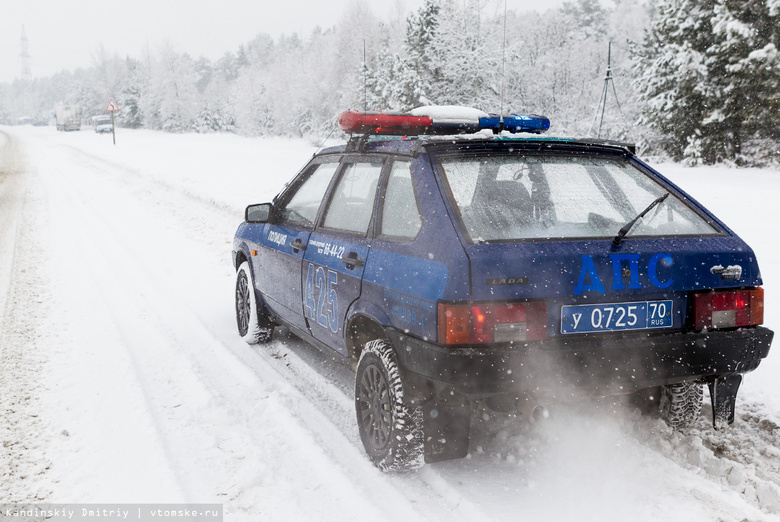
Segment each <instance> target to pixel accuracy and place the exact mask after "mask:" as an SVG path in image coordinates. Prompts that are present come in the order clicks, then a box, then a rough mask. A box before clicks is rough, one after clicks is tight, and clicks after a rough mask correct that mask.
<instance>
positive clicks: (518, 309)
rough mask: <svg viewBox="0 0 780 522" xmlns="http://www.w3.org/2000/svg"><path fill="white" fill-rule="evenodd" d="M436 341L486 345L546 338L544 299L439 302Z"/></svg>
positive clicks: (545, 307) (545, 306) (545, 305)
mask: <svg viewBox="0 0 780 522" xmlns="http://www.w3.org/2000/svg"><path fill="white" fill-rule="evenodd" d="M438 319H439V322H438V326H439V342H440V343H442V344H486V343H504V342H517V341H541V340H543V339H547V304H546V303H545V302H544V301H532V302H527V303H512V304H475V303H471V304H445V303H439V317H438Z"/></svg>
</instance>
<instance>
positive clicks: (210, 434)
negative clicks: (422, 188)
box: [0, 127, 780, 521]
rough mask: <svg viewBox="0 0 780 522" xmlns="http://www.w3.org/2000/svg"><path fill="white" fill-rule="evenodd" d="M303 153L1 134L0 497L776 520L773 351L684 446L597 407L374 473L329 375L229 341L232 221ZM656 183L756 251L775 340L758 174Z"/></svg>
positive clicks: (778, 471) (310, 353)
mask: <svg viewBox="0 0 780 522" xmlns="http://www.w3.org/2000/svg"><path fill="white" fill-rule="evenodd" d="M313 151H314V147H313V146H312V145H311V144H308V143H305V142H298V141H289V140H257V139H254V140H250V139H245V138H240V137H236V136H229V135H206V136H204V135H169V134H162V133H153V132H147V131H126V130H120V133H119V134H118V136H117V145H116V146H113V145H112V144H111V137H110V136H108V137H106V136H98V135H95V134H94V133H92V132H88V131H82V132H76V133H57V132H55V131H54V130H53V129H51V128H33V127H24V128H19V127H15V128H8V127H0V415H2V418H1V419H0V421H1V422H2V424H1V425H0V440H2V446H0V503H5V502H19V501H36V502H58V503H65V502H68V503H88V502H91V503H109V502H113V503H117V502H123V503H130V502H137V503H153V502H159V503H162V502H165V503H173V502H190V503H196V502H197V503H221V504H223V506H224V510H225V515H226V516H225V518H226V520H230V521H233V520H248V521H249V520H303V519H306V520H358V519H359V520H398V519H404V520H409V521H411V520H448V521H449V520H481V519H490V520H502V519H506V520H509V519H512V520H516V519H526V520H686V521H690V520H773V519H776V518H777V517H778V515H780V427H779V426H780V398H778V396H777V395H776V393H777V392H780V384H778V383H776V382H775V381H777V380H778V379H777V378H776V375H777V370H778V369H780V363H775V362H774V359H775V358H777V359H780V356H778V355H776V354H771V355H770V358H769V359H768V360H767V361H765V363H764V364H763V365H762V366H761V367H760V368H759V369H758V370H757V371H756V372H755V374H751V375H749V376H748V377H747V379H746V382H745V384H744V385H743V392H742V395H741V397H740V401H739V404H738V412H739V415H738V417H739V418H738V421H737V423H735V425H734V426H733V427H732V429H731V430H729V431H728V432H726V433H725V434H721V433H716V432H713V431H711V430H710V429H709V427H708V423H707V420H706V419H702V421H701V423H700V429H697V430H694V431H693V432H692V433H690V434H688V436H686V437H683V436H680V435H678V434H673V433H672V432H671V431H670V430H668V429H667V428H666V427H665V426H664V425H663V424H662V423H661V422H659V421H657V420H655V419H651V418H648V417H643V416H641V415H639V414H638V413H637V412H635V411H632V410H631V409H630V408H627V407H622V406H619V405H615V404H613V403H612V402H603V403H585V404H579V405H577V406H576V408H575V407H561V408H560V409H554V410H553V416H552V418H551V419H550V420H549V422H545V423H542V424H536V425H529V424H527V423H525V422H522V421H521V420H518V419H515V418H509V417H506V416H496V415H494V414H490V413H488V412H485V411H481V412H478V414H477V415H478V417H477V418H478V420H479V422H477V423H475V428H474V435H473V439H474V440H473V441H472V446H471V452H470V455H469V458H467V459H464V460H460V461H452V462H444V463H439V464H435V465H428V466H426V467H424V468H423V469H422V470H421V471H419V472H417V473H412V474H405V475H384V474H382V473H380V472H379V471H378V470H376V469H375V468H374V467H373V466H372V465H371V464H370V462H369V461H368V459H367V458H366V457H365V455H364V452H363V449H362V446H361V444H360V440H359V437H358V435H357V430H356V427H355V425H354V424H355V421H354V409H353V400H352V398H351V393H352V391H351V388H352V378H353V374H352V372H351V371H350V370H349V369H347V368H346V367H345V366H343V365H342V364H340V363H339V362H338V361H334V360H333V359H332V358H331V357H330V356H329V355H328V354H323V353H321V352H319V351H318V350H316V349H314V348H311V347H309V346H308V345H306V344H305V343H302V342H301V341H299V340H297V339H295V338H293V337H291V336H289V335H287V334H286V333H285V332H284V331H279V332H277V334H276V337H275V340H274V341H273V342H272V343H271V344H270V345H266V346H262V347H260V348H252V347H249V346H247V345H246V344H244V343H243V342H242V341H241V340H240V339H239V337H238V335H237V334H236V332H235V320H234V314H233V284H234V280H233V277H234V274H233V270H232V267H231V264H230V246H231V239H232V235H233V232H234V231H235V228H236V226H237V225H238V223H239V221H240V220H241V216H242V213H243V208H244V206H245V205H246V204H248V203H255V202H260V201H266V200H269V199H270V198H271V197H272V196H273V195H274V194H275V193H276V192H277V191H278V190H279V189H280V188H281V186H282V185H283V184H284V182H285V181H287V180H288V179H289V178H290V177H291V176H292V174H293V173H294V172H295V171H296V170H297V169H298V168H299V167H300V166H301V165H302V164H303V162H305V161H306V159H307V158H308V156H309V155H310V154H311V153H312V152H313ZM663 171H664V172H666V173H668V174H669V175H670V177H672V179H673V180H675V181H676V182H678V183H680V184H681V185H682V186H683V188H686V189H689V190H690V191H691V192H692V193H693V194H694V196H697V197H699V199H700V200H702V201H703V202H704V203H705V204H706V205H708V206H710V207H711V208H713V209H714V210H715V212H716V213H717V214H719V216H720V217H722V218H723V219H724V220H725V221H726V222H727V223H728V224H729V225H731V226H732V227H733V228H735V229H736V231H737V232H738V233H740V234H741V235H742V236H743V237H744V238H745V239H746V240H747V241H748V243H750V244H751V245H752V246H753V247H754V248H755V250H756V253H757V255H758V257H759V262H760V264H761V267H762V271H763V273H764V279H765V288H766V295H767V320H766V323H767V325H768V326H770V327H772V328H777V326H778V325H780V321H778V318H780V314H778V313H777V311H776V310H777V308H778V307H777V306H775V305H780V300H778V298H777V294H778V293H780V290H778V288H780V284H779V283H780V266H779V265H778V261H777V258H778V255H780V247H779V246H777V245H776V244H774V243H775V240H774V238H773V234H772V233H771V231H772V226H773V223H772V218H771V216H772V213H773V212H774V207H773V205H775V204H776V202H775V199H776V197H777V196H776V194H778V193H780V190H778V189H780V173H779V172H776V171H766V170H765V171H735V170H724V169H695V170H691V169H680V168H679V167H670V168H668V169H664V170H663ZM721 194H726V196H725V197H721ZM719 207H722V208H719ZM748 214H749V215H748ZM762 216H763V217H762ZM743 227H744V228H743Z"/></svg>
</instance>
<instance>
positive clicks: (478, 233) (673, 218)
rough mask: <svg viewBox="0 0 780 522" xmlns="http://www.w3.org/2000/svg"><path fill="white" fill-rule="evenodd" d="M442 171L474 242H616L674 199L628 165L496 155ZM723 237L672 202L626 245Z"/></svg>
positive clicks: (447, 162)
mask: <svg viewBox="0 0 780 522" xmlns="http://www.w3.org/2000/svg"><path fill="white" fill-rule="evenodd" d="M437 166H438V169H439V172H440V173H441V175H442V177H443V178H444V180H445V182H446V184H447V186H448V187H449V191H450V196H451V200H452V201H453V202H454V205H455V207H456V212H458V213H459V215H460V216H459V217H460V220H461V223H462V226H463V228H464V233H465V235H466V236H467V237H468V238H469V239H470V240H471V241H472V242H484V241H506V240H517V239H547V238H549V239H556V238H609V239H612V238H614V237H615V235H616V234H617V233H618V231H619V230H620V229H621V227H623V226H624V225H625V224H626V223H628V222H630V221H631V220H633V219H635V218H636V217H637V215H639V214H640V213H641V212H642V211H643V210H644V209H645V208H647V207H648V205H650V204H651V203H653V201H654V200H656V199H658V198H659V197H660V196H662V195H663V194H665V193H668V191H667V189H666V188H665V187H663V186H662V185H659V184H658V183H657V182H655V181H653V180H652V179H651V178H650V177H648V176H647V175H646V174H645V173H643V172H642V171H640V170H639V169H638V168H636V167H634V166H633V165H632V164H631V163H630V162H628V161H627V160H625V159H623V158H610V157H599V156H589V157H583V156H577V155H540V154H536V155H534V154H503V155H502V154H495V153H492V154H489V155H470V156H445V157H442V158H440V159H439V160H438V162H437ZM719 233H720V232H719V230H718V229H717V228H715V227H714V225H712V224H710V223H708V222H707V221H706V220H705V219H704V218H703V217H702V216H700V215H699V214H698V213H697V212H695V211H694V210H693V209H692V208H690V207H689V206H688V205H687V204H686V203H684V202H683V201H682V200H681V199H679V198H678V197H677V196H675V195H674V194H672V195H670V196H669V197H668V198H666V199H665V200H663V201H662V202H660V203H659V204H657V205H655V206H654V207H653V208H652V210H651V211H650V212H648V213H647V214H646V215H644V216H642V217H641V218H640V219H638V220H637V222H636V223H635V224H634V225H633V227H631V230H630V232H629V233H628V234H626V236H625V237H626V238H631V237H638V236H643V237H659V236H689V235H695V236H702V235H717V234H719Z"/></svg>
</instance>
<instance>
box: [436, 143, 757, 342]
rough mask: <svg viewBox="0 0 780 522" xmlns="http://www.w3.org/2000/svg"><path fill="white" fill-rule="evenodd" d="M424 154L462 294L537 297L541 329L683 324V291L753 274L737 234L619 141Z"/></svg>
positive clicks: (744, 280) (741, 283)
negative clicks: (451, 228)
mask: <svg viewBox="0 0 780 522" xmlns="http://www.w3.org/2000/svg"><path fill="white" fill-rule="evenodd" d="M434 157H435V158H436V159H435V160H434V163H435V166H436V169H437V172H438V174H439V177H440V179H441V181H442V185H443V186H444V188H445V192H446V193H447V196H448V200H449V206H450V210H451V215H452V218H453V221H455V223H456V225H457V228H458V229H459V230H460V233H461V236H460V237H461V241H462V242H463V247H464V249H465V251H466V253H467V255H468V257H469V260H470V264H471V300H472V302H494V303H505V302H511V301H516V300H544V301H545V302H546V312H547V313H546V317H547V321H546V322H547V325H546V327H547V328H546V329H547V335H546V336H547V337H555V336H567V335H578V334H585V333H591V332H610V331H625V330H646V331H676V330H681V329H684V328H686V327H687V326H688V325H690V323H691V320H690V318H689V315H690V314H689V309H690V306H691V304H690V303H689V299H690V297H691V295H692V294H691V293H692V292H696V291H704V290H709V289H722V288H744V287H753V286H757V285H760V284H761V279H760V274H759V271H758V265H757V263H756V261H755V257H754V255H753V252H752V251H751V250H750V248H749V247H748V246H747V245H746V244H745V243H744V242H743V241H742V240H741V239H739V238H738V237H737V236H736V235H734V234H733V233H732V232H731V231H730V230H728V229H727V228H726V227H725V226H724V225H723V224H722V223H720V222H719V221H717V219H716V218H715V217H714V216H712V215H711V214H709V213H708V212H707V211H706V210H705V209H704V208H703V207H701V206H700V205H699V204H698V203H696V202H695V201H693V200H692V199H691V198H690V197H689V196H688V195H687V194H685V193H684V192H682V191H681V190H680V189H679V188H677V187H675V186H674V185H673V184H671V183H669V182H668V180H666V179H665V178H663V177H662V176H660V175H658V174H657V173H656V172H654V171H652V169H650V168H649V167H647V166H646V165H644V164H643V163H641V162H639V161H638V160H636V158H635V157H634V156H633V155H631V154H630V153H628V152H627V151H624V150H620V149H616V148H610V147H598V146H580V145H576V144H560V143H557V144H553V143H544V142H533V143H523V142H519V143H507V142H503V141H501V142H487V143H476V144H466V145H461V146H449V147H447V148H440V149H439V151H438V153H437V154H435V156H434ZM531 309H532V308H528V310H531ZM496 310H498V309H497V308H496ZM491 313H492V312H491ZM501 313H502V314H504V315H506V316H507V317H508V319H507V321H510V322H511V321H514V320H515V319H517V317H516V316H515V317H514V318H513V313H512V312H511V311H509V312H507V311H506V310H502V311H501ZM522 313H525V311H524V312H522ZM515 315H516V314H515ZM492 320H494V321H497V322H499V321H500V319H496V318H493V319H492ZM529 328H530V325H529ZM496 331H498V330H496ZM508 338H509V337H508ZM529 339H530V337H529Z"/></svg>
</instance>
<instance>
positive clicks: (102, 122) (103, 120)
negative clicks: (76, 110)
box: [92, 114, 112, 134]
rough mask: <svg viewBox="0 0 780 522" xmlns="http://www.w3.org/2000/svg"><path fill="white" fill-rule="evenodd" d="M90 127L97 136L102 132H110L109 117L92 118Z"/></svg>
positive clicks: (103, 115)
mask: <svg viewBox="0 0 780 522" xmlns="http://www.w3.org/2000/svg"><path fill="white" fill-rule="evenodd" d="M92 126H93V127H94V128H95V132H97V133H99V134H102V133H104V132H111V130H112V125H111V116H107V115H105V114H101V115H99V116H92Z"/></svg>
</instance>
